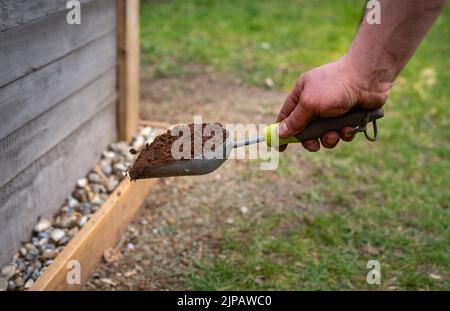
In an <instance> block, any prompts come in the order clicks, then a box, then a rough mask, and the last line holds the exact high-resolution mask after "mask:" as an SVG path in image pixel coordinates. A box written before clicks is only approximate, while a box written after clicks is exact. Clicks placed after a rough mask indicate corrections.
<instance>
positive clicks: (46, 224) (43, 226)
mask: <svg viewBox="0 0 450 311" xmlns="http://www.w3.org/2000/svg"><path fill="white" fill-rule="evenodd" d="M51 226H52V223H51V221H50V220H48V219H45V218H42V219H41V220H39V222H38V223H37V225H36V226H35V227H34V231H35V232H43V231H45V230H47V229H48V228H50V227H51Z"/></svg>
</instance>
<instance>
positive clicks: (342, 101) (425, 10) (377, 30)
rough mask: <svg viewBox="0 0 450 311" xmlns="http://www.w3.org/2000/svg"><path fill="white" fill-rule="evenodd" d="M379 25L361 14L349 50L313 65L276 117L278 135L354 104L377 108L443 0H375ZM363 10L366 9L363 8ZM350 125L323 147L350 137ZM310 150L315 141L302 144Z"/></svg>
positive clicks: (328, 136) (331, 134) (327, 139)
mask: <svg viewBox="0 0 450 311" xmlns="http://www.w3.org/2000/svg"><path fill="white" fill-rule="evenodd" d="M379 2H380V4H381V24H372V25H371V24H368V23H367V20H366V18H365V17H364V18H363V20H362V23H361V26H360V29H359V31H358V33H357V35H356V37H355V39H354V41H353V44H352V46H351V48H350V50H349V52H348V53H347V54H346V55H345V56H344V57H342V58H341V59H340V60H338V61H336V62H333V63H330V64H327V65H324V66H321V67H318V68H315V69H312V70H311V71H308V72H306V73H305V74H303V75H302V76H300V78H299V79H298V80H297V83H296V85H295V87H294V88H293V90H292V91H291V93H290V94H289V96H288V97H287V98H286V101H285V103H284V105H283V107H282V109H281V111H280V113H279V115H278V121H279V122H280V121H281V124H280V127H279V132H280V136H282V137H285V136H289V135H293V134H296V133H298V132H301V131H302V130H303V129H304V128H305V127H306V126H307V125H308V123H309V121H311V119H312V118H314V117H316V116H320V117H325V118H326V117H337V116H340V115H342V114H344V113H346V112H347V111H348V110H350V109H351V108H352V107H353V106H359V107H361V108H363V109H374V108H378V107H381V106H382V105H383V104H384V103H385V102H386V99H387V97H388V95H389V92H390V90H391V88H392V85H393V82H394V80H395V78H396V77H397V76H398V75H399V73H400V71H401V70H402V69H403V68H404V67H405V65H406V64H407V62H408V61H409V59H410V58H411V57H412V55H413V54H414V52H415V51H416V49H417V47H418V46H419V44H420V42H422V40H423V38H424V37H425V35H426V33H427V32H428V30H429V29H430V28H431V26H432V25H433V23H434V22H435V21H436V19H437V18H438V16H439V14H440V13H441V11H442V9H443V8H444V6H445V5H446V3H447V1H446V0H379ZM366 13H367V12H366ZM351 130H352V129H351V128H344V129H342V131H341V132H340V133H337V132H329V133H327V134H325V135H324V136H323V137H322V139H321V142H322V145H323V146H324V147H326V148H333V147H335V146H336V145H337V143H338V142H339V139H340V138H342V139H343V140H345V141H350V140H352V139H353V137H352V135H350V134H349V133H350V131H351ZM303 146H304V147H305V148H306V149H308V150H310V151H317V150H319V148H320V143H319V141H318V140H310V141H306V142H304V143H303Z"/></svg>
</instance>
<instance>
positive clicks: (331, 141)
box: [320, 132, 340, 149]
mask: <svg viewBox="0 0 450 311" xmlns="http://www.w3.org/2000/svg"><path fill="white" fill-rule="evenodd" d="M339 139H340V136H339V133H338V132H328V133H325V135H323V136H322V138H321V139H320V142H321V143H322V146H324V147H325V148H328V149H331V148H334V147H336V145H337V144H338V143H339Z"/></svg>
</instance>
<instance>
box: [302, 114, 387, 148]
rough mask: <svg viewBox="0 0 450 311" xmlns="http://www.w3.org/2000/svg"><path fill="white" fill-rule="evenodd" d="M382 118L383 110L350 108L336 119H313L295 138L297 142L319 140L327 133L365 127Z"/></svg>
mask: <svg viewBox="0 0 450 311" xmlns="http://www.w3.org/2000/svg"><path fill="white" fill-rule="evenodd" d="M383 116H384V110H383V108H378V109H374V110H363V109H360V108H352V109H351V110H350V111H348V112H347V113H346V114H344V115H342V116H339V117H336V118H315V119H314V120H312V121H311V122H310V123H309V124H308V126H307V127H306V128H305V129H304V130H303V131H302V132H300V133H299V134H297V135H295V137H296V138H297V139H298V140H299V141H305V140H310V139H315V138H320V137H322V136H323V135H324V134H325V133H327V132H330V131H336V132H339V131H340V130H341V129H343V128H344V127H365V126H366V125H367V124H368V123H370V122H373V121H375V120H377V119H380V118H382V117H383Z"/></svg>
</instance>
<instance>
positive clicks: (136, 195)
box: [30, 121, 170, 291]
mask: <svg viewBox="0 0 450 311" xmlns="http://www.w3.org/2000/svg"><path fill="white" fill-rule="evenodd" d="M139 123H140V124H141V125H144V126H153V127H163V128H168V127H170V125H169V124H168V123H164V122H157V121H155V122H153V121H141V122H139ZM157 181H158V179H147V180H139V181H130V180H129V178H124V179H123V180H122V181H121V182H120V184H119V185H118V187H117V188H116V190H114V192H113V193H111V195H110V196H109V197H108V199H107V200H106V201H105V203H103V204H102V205H101V206H100V208H99V210H98V211H97V212H96V213H94V214H93V215H92V217H91V218H90V219H89V221H88V222H87V223H86V225H85V226H84V227H83V228H82V229H81V230H80V231H79V232H78V233H77V234H76V235H75V236H74V237H73V239H72V240H70V242H69V243H68V244H67V245H66V247H64V249H63V251H62V252H61V253H60V254H59V255H58V256H57V257H56V258H55V261H54V262H53V263H52V264H51V265H50V266H49V267H48V268H47V270H46V271H45V272H44V273H43V274H42V276H41V277H39V278H38V279H37V280H36V282H35V283H34V284H33V286H32V287H31V288H30V290H31V291H42V290H80V289H81V288H82V287H83V286H84V285H85V284H86V282H87V280H88V279H89V276H90V275H91V274H92V272H94V270H95V268H96V266H97V264H98V263H99V262H100V261H101V259H102V256H103V253H104V251H105V250H106V249H108V248H110V247H114V246H115V243H116V241H117V240H118V239H119V237H120V235H121V234H122V233H123V231H124V230H125V228H126V226H127V225H128V223H129V222H130V221H131V220H132V219H133V218H134V216H135V215H136V213H137V211H138V210H139V207H140V206H141V205H142V203H144V200H145V198H146V197H147V195H148V193H149V192H150V190H151V187H152V185H154V184H155V183H156V182H157ZM72 260H76V261H78V262H79V264H80V272H81V282H80V284H69V283H68V282H67V275H68V273H69V272H71V271H73V269H74V268H73V266H71V265H70V262H71V261H72Z"/></svg>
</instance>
